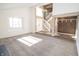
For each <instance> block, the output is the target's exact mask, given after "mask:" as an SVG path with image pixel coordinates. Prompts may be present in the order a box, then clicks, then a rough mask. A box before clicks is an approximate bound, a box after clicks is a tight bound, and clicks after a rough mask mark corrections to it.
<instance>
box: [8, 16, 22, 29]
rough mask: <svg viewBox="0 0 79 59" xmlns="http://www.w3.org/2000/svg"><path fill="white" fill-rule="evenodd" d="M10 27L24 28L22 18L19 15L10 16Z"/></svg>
mask: <svg viewBox="0 0 79 59" xmlns="http://www.w3.org/2000/svg"><path fill="white" fill-rule="evenodd" d="M9 24H10V28H22V19H21V18H18V17H10V18H9Z"/></svg>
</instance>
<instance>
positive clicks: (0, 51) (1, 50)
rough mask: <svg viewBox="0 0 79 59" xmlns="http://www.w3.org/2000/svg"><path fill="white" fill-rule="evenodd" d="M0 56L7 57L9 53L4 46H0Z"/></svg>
mask: <svg viewBox="0 0 79 59" xmlns="http://www.w3.org/2000/svg"><path fill="white" fill-rule="evenodd" d="M0 56H9V52H8V50H7V48H6V46H5V45H0Z"/></svg>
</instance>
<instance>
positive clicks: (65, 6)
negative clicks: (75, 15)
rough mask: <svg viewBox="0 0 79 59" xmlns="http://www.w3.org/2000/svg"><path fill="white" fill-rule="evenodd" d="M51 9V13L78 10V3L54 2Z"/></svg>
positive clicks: (57, 13)
mask: <svg viewBox="0 0 79 59" xmlns="http://www.w3.org/2000/svg"><path fill="white" fill-rule="evenodd" d="M53 9H54V10H53V15H60V14H64V13H71V12H79V3H54V4H53Z"/></svg>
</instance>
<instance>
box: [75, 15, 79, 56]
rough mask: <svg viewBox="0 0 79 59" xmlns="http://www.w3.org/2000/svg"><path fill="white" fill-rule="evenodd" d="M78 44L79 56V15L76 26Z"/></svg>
mask: <svg viewBox="0 0 79 59" xmlns="http://www.w3.org/2000/svg"><path fill="white" fill-rule="evenodd" d="M76 36H77V38H76V45H77V51H78V56H79V16H78V17H77V26H76Z"/></svg>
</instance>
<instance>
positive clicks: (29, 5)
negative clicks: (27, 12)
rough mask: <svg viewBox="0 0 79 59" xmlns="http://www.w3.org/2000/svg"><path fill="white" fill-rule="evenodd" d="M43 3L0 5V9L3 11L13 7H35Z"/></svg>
mask: <svg viewBox="0 0 79 59" xmlns="http://www.w3.org/2000/svg"><path fill="white" fill-rule="evenodd" d="M41 4H43V3H0V9H5V8H13V7H23V6H26V7H35V6H38V5H41Z"/></svg>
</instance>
